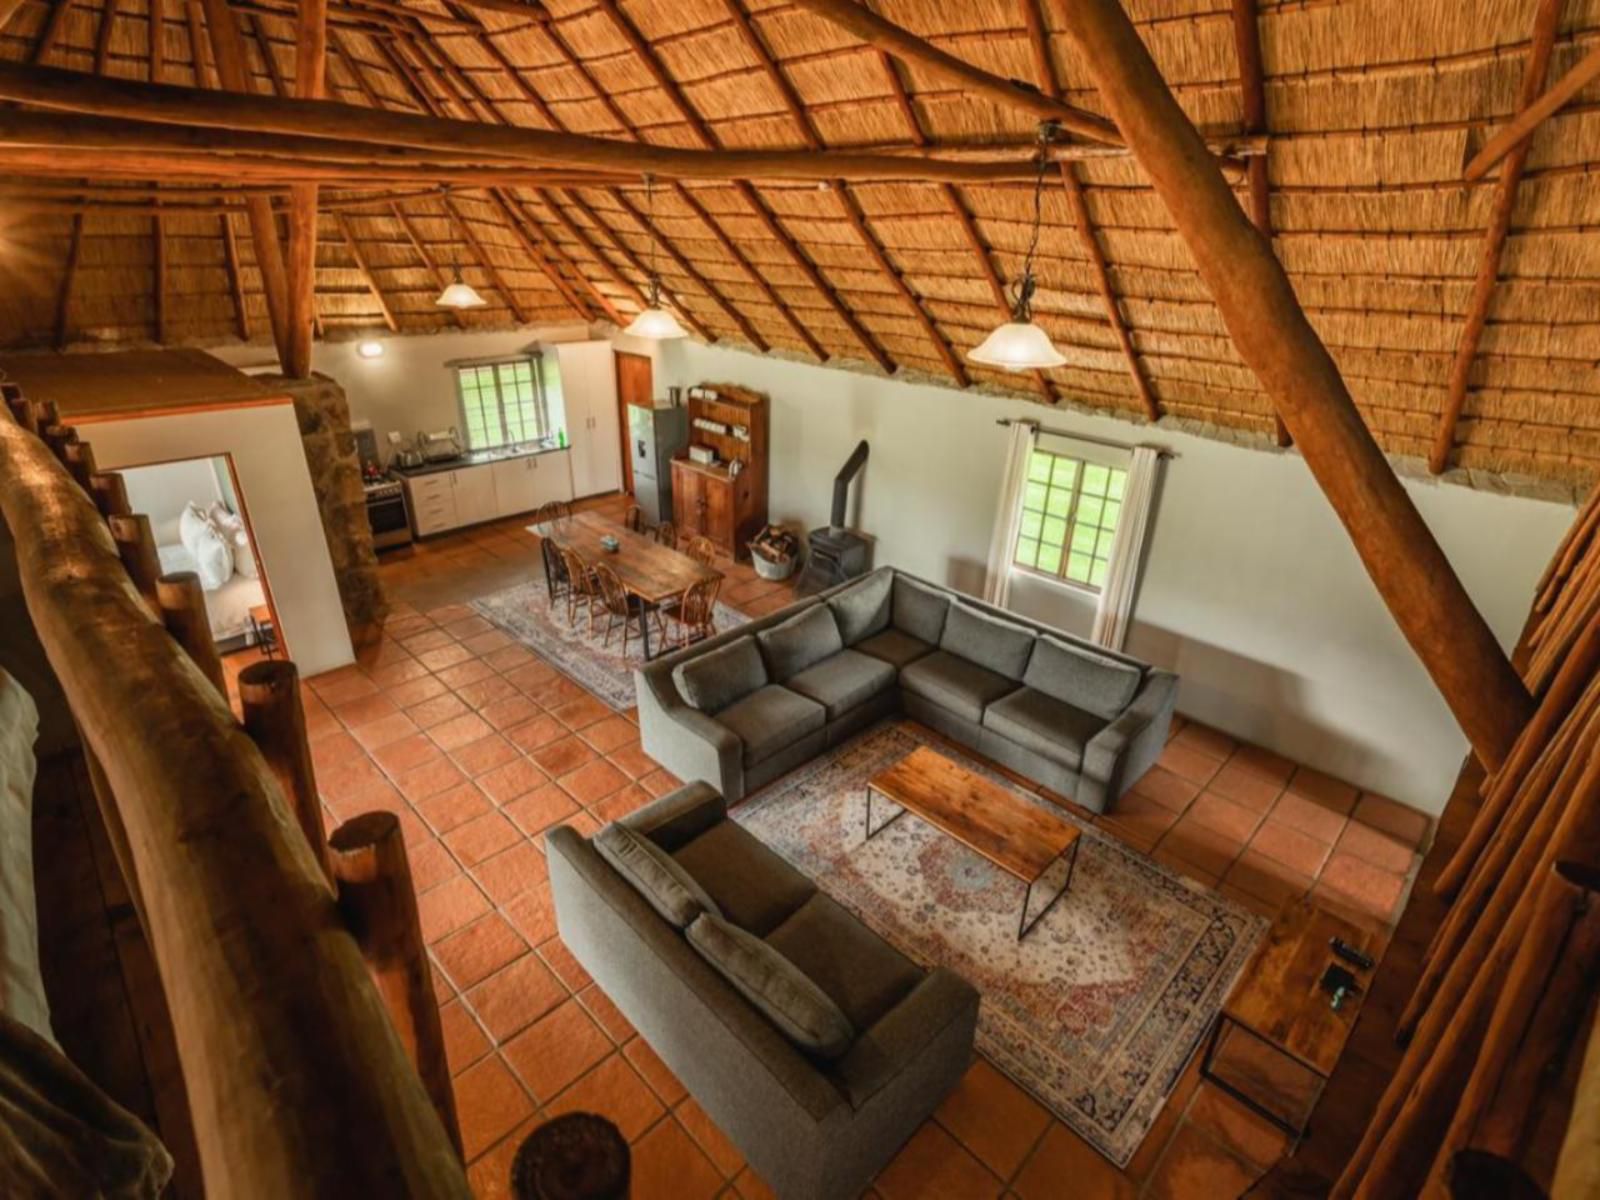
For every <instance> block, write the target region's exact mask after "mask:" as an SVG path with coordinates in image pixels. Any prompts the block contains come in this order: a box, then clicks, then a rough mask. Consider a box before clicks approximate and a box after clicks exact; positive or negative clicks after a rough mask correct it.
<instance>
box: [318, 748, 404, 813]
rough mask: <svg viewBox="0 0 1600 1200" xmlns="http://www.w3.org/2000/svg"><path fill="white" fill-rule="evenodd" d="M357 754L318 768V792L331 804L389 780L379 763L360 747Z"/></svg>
mask: <svg viewBox="0 0 1600 1200" xmlns="http://www.w3.org/2000/svg"><path fill="white" fill-rule="evenodd" d="M357 755H358V756H357V757H354V758H347V759H345V760H344V761H342V762H338V763H334V764H332V765H330V766H327V767H318V768H317V794H318V795H320V796H321V797H322V798H323V799H324V800H326V801H328V803H329V804H337V803H338V802H339V801H340V800H342V799H344V798H346V797H350V796H354V795H355V794H356V793H358V792H360V791H362V790H363V789H366V788H370V787H373V786H374V785H377V784H386V783H388V782H389V781H388V780H387V779H386V778H384V774H383V772H382V771H380V770H379V769H378V765H377V764H376V763H375V762H373V761H372V760H371V759H370V758H368V757H367V756H366V755H365V754H362V753H360V750H359V748H358V749H357Z"/></svg>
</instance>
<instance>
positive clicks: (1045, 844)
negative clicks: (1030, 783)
mask: <svg viewBox="0 0 1600 1200" xmlns="http://www.w3.org/2000/svg"><path fill="white" fill-rule="evenodd" d="M874 792H876V793H878V795H880V796H882V797H883V798H884V799H886V800H888V801H889V802H890V803H891V804H893V805H895V806H897V808H898V810H899V811H898V812H896V813H895V814H894V816H892V817H890V818H889V819H888V820H887V821H885V822H883V824H881V825H879V826H878V827H877V828H876V829H874V828H873V826H872V794H873V793H874ZM907 812H912V813H915V814H916V815H917V816H919V817H921V818H922V819H923V820H924V821H926V822H927V823H928V824H930V825H932V826H933V827H934V828H935V829H938V830H940V831H941V832H943V833H947V834H949V835H950V836H951V837H953V838H955V839H956V841H958V842H960V843H962V844H963V845H964V846H967V847H968V848H969V849H972V850H976V851H977V852H978V853H979V854H981V855H983V857H984V858H986V859H988V860H989V861H990V862H992V863H993V864H994V865H995V866H997V867H999V868H1000V869H1001V870H1003V871H1007V872H1009V873H1010V874H1012V875H1014V876H1016V877H1017V878H1018V879H1020V880H1021V881H1022V882H1023V883H1025V884H1026V885H1027V890H1026V891H1025V892H1024V893H1023V896H1022V914H1021V916H1020V917H1019V918H1018V922H1017V941H1019V942H1020V941H1021V940H1022V939H1023V938H1024V937H1026V936H1027V935H1028V932H1029V931H1030V930H1031V929H1032V928H1033V927H1034V926H1035V925H1037V924H1038V923H1039V922H1040V921H1042V920H1044V916H1045V914H1046V913H1048V912H1049V911H1050V910H1051V908H1053V907H1054V906H1055V903H1056V901H1057V900H1059V899H1061V897H1062V896H1064V895H1066V894H1067V888H1069V887H1070V886H1071V885H1072V872H1073V869H1074V868H1075V867H1076V866H1077V865H1078V841H1079V836H1080V832H1081V831H1080V830H1079V829H1078V827H1077V826H1075V825H1072V824H1070V823H1069V822H1067V821H1063V820H1062V819H1061V818H1060V817H1057V816H1053V815H1051V814H1050V813H1047V812H1045V811H1044V810H1043V809H1041V808H1036V807H1035V806H1034V805H1032V804H1029V803H1028V802H1027V801H1026V800H1024V799H1023V798H1022V797H1021V796H1019V795H1017V794H1016V793H1015V792H1013V791H1012V790H1011V789H1010V788H1007V787H1002V786H1001V785H1000V784H998V783H994V782H992V781H991V780H988V779H985V778H984V777H983V776H982V775H978V774H976V773H975V772H972V771H969V770H967V769H966V768H965V767H963V766H961V765H959V764H958V763H955V762H952V761H951V760H950V759H948V758H946V757H945V756H944V755H942V754H940V753H939V752H938V751H937V750H934V749H932V748H930V747H928V746H921V747H918V748H917V749H916V750H913V751H912V752H911V753H910V754H908V755H906V757H904V758H902V759H901V760H900V761H899V762H897V763H895V764H894V766H892V767H890V768H888V769H887V770H885V771H880V772H879V773H878V774H877V775H874V776H873V777H872V778H871V779H869V780H868V781H867V837H868V839H869V840H870V839H871V838H872V837H873V836H874V835H876V834H879V833H882V832H883V831H884V830H885V829H887V828H888V827H889V826H890V825H892V824H893V823H894V822H895V821H896V820H898V819H899V818H900V816H901V815H902V814H904V813H907ZM1063 860H1065V867H1066V874H1065V878H1064V880H1063V882H1062V884H1061V887H1060V888H1059V889H1058V890H1057V891H1056V892H1055V894H1054V895H1052V896H1051V897H1050V900H1049V902H1048V903H1047V904H1046V905H1045V906H1044V907H1043V908H1042V909H1040V910H1039V914H1038V916H1036V917H1034V918H1033V919H1032V920H1031V921H1030V920H1029V919H1028V909H1029V907H1030V905H1031V904H1032V902H1033V888H1034V885H1035V884H1037V883H1038V882H1039V881H1040V880H1041V879H1043V878H1044V876H1045V874H1046V873H1047V872H1048V871H1049V870H1050V868H1051V867H1052V866H1055V865H1057V864H1059V863H1062V862H1063Z"/></svg>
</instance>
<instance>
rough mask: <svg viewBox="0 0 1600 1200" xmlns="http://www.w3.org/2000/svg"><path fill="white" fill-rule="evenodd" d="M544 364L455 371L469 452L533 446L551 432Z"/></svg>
mask: <svg viewBox="0 0 1600 1200" xmlns="http://www.w3.org/2000/svg"><path fill="white" fill-rule="evenodd" d="M553 373H554V372H546V371H545V370H544V368H543V361H542V358H540V359H530V358H518V359H510V360H508V361H506V362H496V363H477V364H474V365H472V366H466V367H457V368H456V390H457V392H458V393H459V395H460V399H461V430H462V433H463V435H464V436H465V438H466V443H467V445H466V448H467V449H468V450H492V449H494V448H495V447H497V446H515V445H518V444H520V443H522V442H534V441H538V440H539V439H540V438H542V437H544V436H545V435H546V434H548V433H551V432H553V431H552V430H551V428H550V405H549V401H548V397H547V391H546V379H547V376H548V375H549V374H553Z"/></svg>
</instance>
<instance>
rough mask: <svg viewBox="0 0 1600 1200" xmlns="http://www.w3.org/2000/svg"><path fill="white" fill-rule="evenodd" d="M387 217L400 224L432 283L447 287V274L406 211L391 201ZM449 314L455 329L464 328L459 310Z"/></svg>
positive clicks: (448, 282) (464, 322) (448, 279)
mask: <svg viewBox="0 0 1600 1200" xmlns="http://www.w3.org/2000/svg"><path fill="white" fill-rule="evenodd" d="M389 215H390V216H392V217H393V218H394V219H395V220H396V221H398V222H399V223H400V228H401V229H402V230H404V231H405V235H406V240H407V241H408V242H410V243H411V249H412V250H414V251H415V252H416V255H417V257H418V258H420V259H421V260H422V265H423V266H425V267H427V268H428V271H429V273H430V274H432V275H433V278H434V281H435V282H436V283H437V284H438V285H439V287H440V289H441V290H442V289H443V288H446V287H448V286H449V284H450V274H449V272H447V271H446V270H445V269H444V268H443V267H442V266H440V265H439V263H438V261H437V260H436V259H435V258H434V257H433V252H432V251H430V250H429V249H428V246H427V243H426V242H424V241H423V240H422V239H421V238H420V237H419V236H417V230H416V226H414V225H412V223H411V218H410V217H409V216H407V215H406V210H405V209H403V208H401V207H400V205H399V204H398V203H396V202H395V201H392V200H391V201H390V202H389ZM449 312H450V316H451V317H452V318H453V319H454V320H455V323H456V327H457V328H460V329H464V328H466V324H467V322H466V319H465V318H464V317H463V316H462V315H461V310H460V309H459V308H452V309H450V310H449Z"/></svg>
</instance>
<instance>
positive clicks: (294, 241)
mask: <svg viewBox="0 0 1600 1200" xmlns="http://www.w3.org/2000/svg"><path fill="white" fill-rule="evenodd" d="M295 35H296V36H295V81H294V94H295V96H296V97H297V98H298V99H301V100H321V99H322V98H323V92H324V88H325V86H326V79H327V68H328V53H327V51H328V0H300V11H299V16H298V19H297V21H296V23H295ZM287 276H288V278H287V288H288V318H287V325H288V327H287V330H286V333H287V339H286V343H285V347H284V354H283V373H284V374H285V375H287V376H288V377H289V378H290V379H309V378H310V377H311V336H312V331H313V326H314V324H315V318H316V311H317V296H316V291H317V185H316V184H314V183H295V184H291V185H290V187H289V262H288V269H287Z"/></svg>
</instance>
